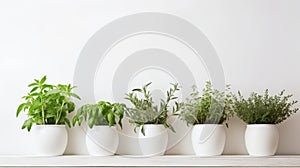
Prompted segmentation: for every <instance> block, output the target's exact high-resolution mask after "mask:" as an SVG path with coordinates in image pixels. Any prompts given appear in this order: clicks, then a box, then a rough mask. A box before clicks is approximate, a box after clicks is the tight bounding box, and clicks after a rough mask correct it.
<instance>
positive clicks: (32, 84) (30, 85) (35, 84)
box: [28, 83, 38, 87]
mask: <svg viewBox="0 0 300 168" xmlns="http://www.w3.org/2000/svg"><path fill="white" fill-rule="evenodd" d="M32 86H38V84H37V83H31V84H29V85H28V87H32Z"/></svg>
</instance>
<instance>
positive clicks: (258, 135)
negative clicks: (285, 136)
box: [245, 124, 279, 156]
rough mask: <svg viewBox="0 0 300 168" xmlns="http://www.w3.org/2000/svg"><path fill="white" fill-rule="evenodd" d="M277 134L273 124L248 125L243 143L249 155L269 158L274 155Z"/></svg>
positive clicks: (277, 138)
mask: <svg viewBox="0 0 300 168" xmlns="http://www.w3.org/2000/svg"><path fill="white" fill-rule="evenodd" d="M278 142H279V132H278V128H277V126H276V125H273V124H250V125H247V128H246V132H245V143H246V148H247V151H248V153H249V155H252V156H271V155H274V154H275V153H276V150H277V147H278Z"/></svg>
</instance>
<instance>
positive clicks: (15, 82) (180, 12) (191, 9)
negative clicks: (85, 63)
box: [0, 0, 300, 154]
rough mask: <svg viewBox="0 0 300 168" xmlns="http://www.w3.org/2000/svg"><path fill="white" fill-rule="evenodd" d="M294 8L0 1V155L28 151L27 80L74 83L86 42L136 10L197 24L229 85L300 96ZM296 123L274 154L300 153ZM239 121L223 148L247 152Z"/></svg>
mask: <svg viewBox="0 0 300 168" xmlns="http://www.w3.org/2000/svg"><path fill="white" fill-rule="evenodd" d="M299 7H300V1H296V0H294V1H292V0H263V1H262V0H246V1H239V0H229V1H222V0H206V1H199V0H188V1H181V0H165V1H161V0H136V1H134V0H128V1H122V0H119V1H117V0H110V1H104V0H103V1H101V0H100V1H99V0H97V1H96V0H75V1H71V0H43V1H39V0H35V1H34V0H28V1H23V0H9V1H8V0H6V1H4V0H3V1H0V30H1V31H0V76H1V82H0V102H1V107H2V108H1V114H2V116H1V117H0V132H1V133H2V136H1V138H0V139H1V140H0V142H1V143H0V154H26V153H29V151H30V145H29V144H30V136H29V135H28V133H27V132H26V131H24V130H21V129H20V127H21V125H22V122H23V120H24V119H25V117H26V116H25V115H24V114H23V115H22V116H21V117H20V118H18V119H16V118H15V111H16V107H17V105H18V104H19V103H20V102H21V99H20V97H21V96H23V95H24V94H26V92H27V88H26V86H27V84H28V83H30V82H31V81H32V79H33V78H39V77H41V76H42V75H44V74H47V75H48V78H49V82H53V83H57V82H60V83H72V82H73V75H74V69H75V66H76V61H77V58H78V56H79V54H80V51H81V49H82V48H83V46H84V45H85V44H86V42H87V40H88V39H89V38H90V37H91V36H92V35H93V34H94V33H95V32H96V31H97V30H99V29H100V28H101V27H103V26H104V25H106V24H107V23H109V22H111V21H113V20H115V19H117V18H119V17H122V16H125V15H130V14H134V13H139V12H145V11H147V12H162V13H169V14H173V15H176V16H179V17H181V18H184V19H186V20H187V21H189V22H191V23H192V24H194V25H195V26H197V27H198V28H199V29H200V30H201V31H202V32H203V33H204V34H205V35H206V36H207V38H208V39H209V40H210V42H211V43H212V44H213V46H214V48H215V50H216V52H217V54H218V56H219V59H220V60H221V63H222V65H223V70H224V74H225V78H226V82H227V83H231V84H232V89H233V90H234V91H236V90H241V91H242V92H243V93H245V94H248V93H249V92H251V91H259V92H262V91H263V90H264V89H265V88H269V89H270V90H271V93H277V92H279V91H280V90H281V89H283V88H285V89H286V90H287V91H288V92H289V93H293V94H294V95H295V98H297V99H300V89H299V88H298V87H299V86H300V79H298V74H299V73H300V68H299V67H298V63H299V62H300V57H299V54H300V47H299V44H300V31H299V30H300V22H299V20H300V10H299ZM201 80H206V79H201ZM98 89H99V88H98ZM95 90H97V88H95ZM100 97H101V96H100ZM298 106H299V105H298ZM299 122H300V115H299V113H298V114H296V115H295V116H293V117H291V118H290V119H288V121H286V122H284V123H282V124H280V126H279V127H280V135H281V139H280V144H279V149H278V153H279V154H300V145H299V142H300V135H299V134H298V128H299ZM244 126H245V125H244V124H243V123H242V122H241V121H240V120H238V119H233V120H232V123H231V125H230V129H229V130H228V135H227V137H228V139H227V144H226V149H225V153H231V154H241V153H245V152H246V151H245V147H244V144H243V131H244ZM70 135H71V136H70V139H71V141H70V146H69V147H68V149H67V153H73V154H74V153H75V154H80V153H83V154H84V153H86V149H85V147H84V138H82V137H83V136H84V135H83V133H82V131H81V130H80V129H79V128H76V129H72V130H71V131H70ZM182 148H184V146H180V147H178V148H177V149H173V150H171V151H170V153H176V150H177V151H178V150H181V149H182ZM186 148H189V147H188V146H186Z"/></svg>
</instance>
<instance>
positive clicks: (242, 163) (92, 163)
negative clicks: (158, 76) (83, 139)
mask: <svg viewBox="0 0 300 168" xmlns="http://www.w3.org/2000/svg"><path fill="white" fill-rule="evenodd" d="M0 166H1V167H25V166H30V167H32V166H37V167H52V166H53V167H183V166H188V167H300V155H281V156H271V157H251V156H247V155H222V156H214V157H197V156H189V155H166V156H156V157H141V156H130V155H128V156H106V157H100V156H87V155H64V156H56V157H37V156H0Z"/></svg>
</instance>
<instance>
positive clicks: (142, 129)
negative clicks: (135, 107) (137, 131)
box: [141, 125, 145, 136]
mask: <svg viewBox="0 0 300 168" xmlns="http://www.w3.org/2000/svg"><path fill="white" fill-rule="evenodd" d="M141 132H142V134H143V135H144V136H145V128H144V125H142V128H141Z"/></svg>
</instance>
